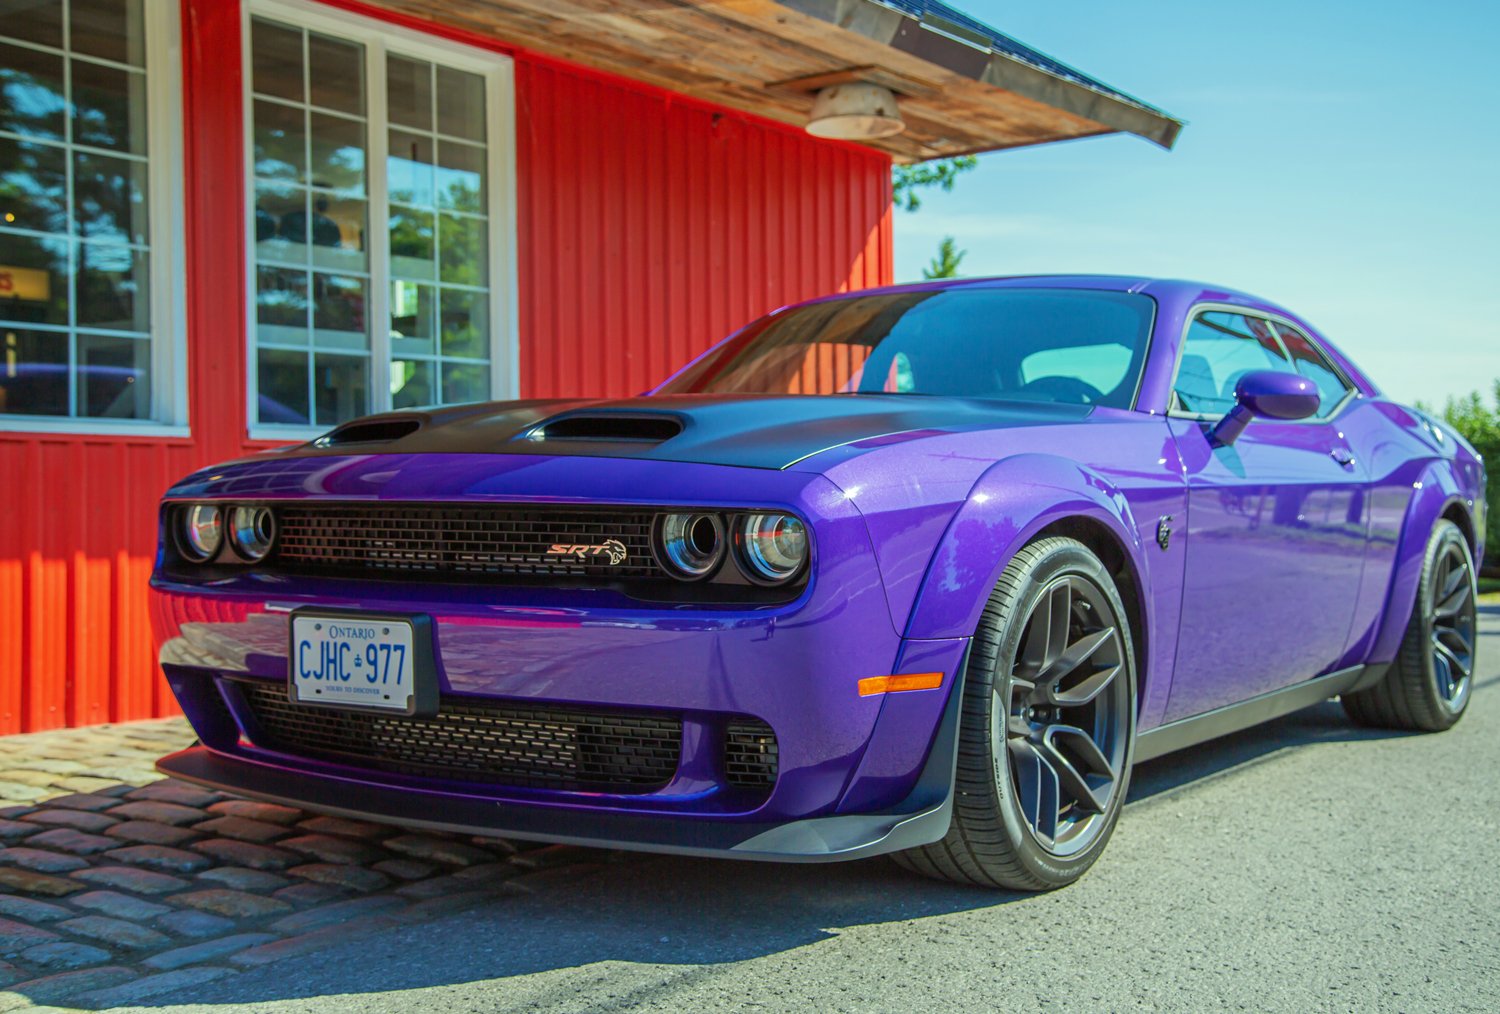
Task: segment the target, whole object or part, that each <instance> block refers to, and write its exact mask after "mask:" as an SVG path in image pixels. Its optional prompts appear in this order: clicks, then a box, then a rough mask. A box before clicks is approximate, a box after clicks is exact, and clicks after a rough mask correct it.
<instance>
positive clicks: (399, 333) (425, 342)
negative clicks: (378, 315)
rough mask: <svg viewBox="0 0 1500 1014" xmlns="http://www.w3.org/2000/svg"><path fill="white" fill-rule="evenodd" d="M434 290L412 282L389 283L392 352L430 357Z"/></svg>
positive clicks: (432, 350)
mask: <svg viewBox="0 0 1500 1014" xmlns="http://www.w3.org/2000/svg"><path fill="white" fill-rule="evenodd" d="M436 316H437V289H436V288H435V287H433V286H431V285H418V284H416V283H415V282H400V281H398V282H392V283H391V352H392V354H393V355H428V356H430V355H433V354H434V353H435V352H436V351H437V349H436V343H435V341H434V334H433V332H434V328H435V322H434V318H435V317H436Z"/></svg>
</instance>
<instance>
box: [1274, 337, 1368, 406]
mask: <svg viewBox="0 0 1500 1014" xmlns="http://www.w3.org/2000/svg"><path fill="white" fill-rule="evenodd" d="M1276 333H1277V334H1279V335H1280V336H1281V340H1282V342H1284V343H1285V345H1286V350H1287V354H1288V355H1290V356H1291V357H1292V367H1293V368H1294V369H1295V370H1296V371H1297V372H1298V373H1299V374H1301V375H1302V376H1304V377H1306V378H1307V379H1308V380H1311V381H1312V382H1313V383H1314V384H1316V385H1318V394H1319V395H1321V400H1320V402H1319V404H1318V415H1317V418H1319V419H1325V418H1327V417H1328V415H1329V414H1331V413H1332V412H1333V410H1334V409H1336V408H1338V406H1339V403H1340V402H1342V401H1343V400H1344V396H1345V395H1346V394H1348V393H1349V390H1350V388H1349V385H1348V384H1346V383H1344V380H1343V378H1342V377H1340V376H1339V374H1338V371H1337V370H1335V369H1334V368H1333V364H1332V363H1330V362H1329V361H1328V357H1327V356H1325V355H1323V353H1322V352H1321V351H1319V349H1318V347H1317V346H1316V345H1314V344H1313V343H1312V341H1311V340H1310V339H1309V338H1308V337H1307V335H1305V334H1303V333H1302V332H1301V331H1298V330H1297V329H1296V328H1291V327H1287V326H1286V325H1285V324H1277V325H1276Z"/></svg>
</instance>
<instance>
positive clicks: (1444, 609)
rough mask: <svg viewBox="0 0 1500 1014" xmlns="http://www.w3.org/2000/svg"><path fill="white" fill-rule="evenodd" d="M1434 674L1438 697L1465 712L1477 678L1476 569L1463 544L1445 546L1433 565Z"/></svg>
mask: <svg viewBox="0 0 1500 1014" xmlns="http://www.w3.org/2000/svg"><path fill="white" fill-rule="evenodd" d="M1428 609H1429V613H1430V616H1431V624H1432V630H1431V633H1430V634H1429V635H1428V638H1429V643H1430V645H1431V653H1432V675H1433V679H1434V680H1435V681H1436V683H1437V692H1438V698H1439V700H1441V701H1442V702H1443V706H1444V707H1446V708H1447V709H1448V710H1449V711H1450V712H1457V711H1462V710H1463V706H1464V703H1465V702H1466V701H1467V699H1468V696H1469V685H1470V683H1471V681H1472V678H1473V675H1474V634H1475V627H1476V625H1477V619H1476V603H1475V600H1474V566H1473V563H1472V562H1471V561H1470V559H1469V554H1468V553H1467V552H1466V551H1465V547H1464V546H1463V544H1462V543H1460V542H1459V541H1457V540H1456V539H1455V540H1452V541H1450V542H1448V543H1447V544H1446V545H1445V546H1443V548H1442V550H1441V551H1440V553H1439V556H1438V558H1437V559H1436V560H1435V561H1434V562H1433V569H1432V593H1431V602H1430V603H1429V606H1428Z"/></svg>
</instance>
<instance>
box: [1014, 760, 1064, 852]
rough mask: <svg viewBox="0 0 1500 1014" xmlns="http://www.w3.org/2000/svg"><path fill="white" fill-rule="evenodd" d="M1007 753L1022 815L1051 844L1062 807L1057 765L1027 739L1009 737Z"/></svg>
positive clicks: (1055, 833) (1055, 838) (1054, 840)
mask: <svg viewBox="0 0 1500 1014" xmlns="http://www.w3.org/2000/svg"><path fill="white" fill-rule="evenodd" d="M1010 757H1011V764H1012V765H1013V767H1014V769H1015V773H1016V786H1017V787H1018V788H1019V789H1020V792H1019V797H1020V803H1021V815H1022V816H1023V817H1025V818H1026V822H1027V823H1028V824H1030V825H1031V828H1032V830H1033V831H1035V832H1036V835H1037V837H1038V838H1041V839H1042V841H1043V844H1045V845H1049V846H1050V845H1052V844H1053V843H1054V842H1056V840H1057V825H1058V823H1059V811H1060V810H1061V808H1062V794H1061V792H1060V791H1059V788H1060V786H1059V783H1058V774H1057V769H1056V768H1054V767H1053V766H1052V764H1051V762H1050V761H1049V760H1048V759H1047V758H1046V757H1043V756H1042V754H1041V753H1040V752H1038V751H1037V749H1036V746H1035V744H1033V743H1032V742H1031V741H1029V740H1025V739H1020V740H1012V741H1011V748H1010Z"/></svg>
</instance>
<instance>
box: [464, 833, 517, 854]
mask: <svg viewBox="0 0 1500 1014" xmlns="http://www.w3.org/2000/svg"><path fill="white" fill-rule="evenodd" d="M469 840H470V841H471V842H473V843H474V844H475V845H479V846H481V847H483V848H487V849H492V850H495V851H498V852H504V853H506V854H507V855H515V854H516V851H517V850H516V844H515V842H513V841H511V840H510V839H509V838H491V837H488V836H487V835H482V834H476V835H475V836H474V837H472V838H470V839H469Z"/></svg>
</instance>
